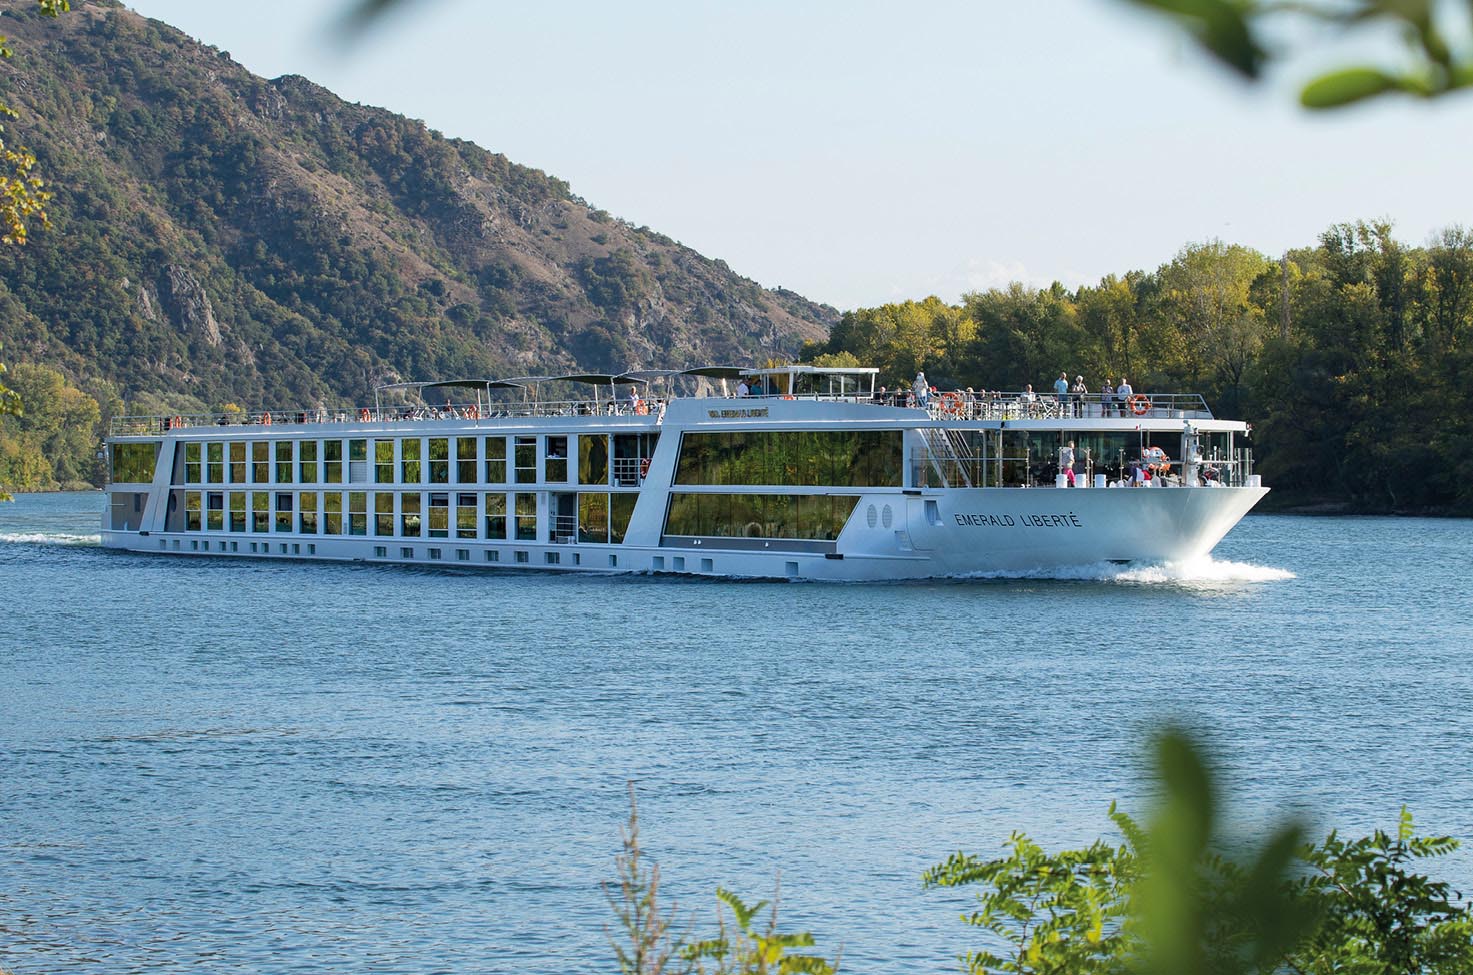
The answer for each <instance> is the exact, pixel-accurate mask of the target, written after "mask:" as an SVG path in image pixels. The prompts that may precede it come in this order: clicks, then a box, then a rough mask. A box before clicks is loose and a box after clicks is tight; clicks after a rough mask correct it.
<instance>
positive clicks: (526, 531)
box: [516, 494, 537, 542]
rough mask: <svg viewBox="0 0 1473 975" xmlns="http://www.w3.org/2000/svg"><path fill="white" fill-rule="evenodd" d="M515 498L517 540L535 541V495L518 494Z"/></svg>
mask: <svg viewBox="0 0 1473 975" xmlns="http://www.w3.org/2000/svg"><path fill="white" fill-rule="evenodd" d="M516 499H517V500H516V512H517V514H516V516H517V540H518V541H525V542H535V541H536V540H537V495H535V494H518V495H517V496H516Z"/></svg>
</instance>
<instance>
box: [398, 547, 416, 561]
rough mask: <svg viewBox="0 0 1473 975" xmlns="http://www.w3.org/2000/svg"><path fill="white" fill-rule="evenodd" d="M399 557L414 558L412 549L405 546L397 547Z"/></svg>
mask: <svg viewBox="0 0 1473 975" xmlns="http://www.w3.org/2000/svg"><path fill="white" fill-rule="evenodd" d="M399 558H401V559H412V558H414V549H412V548H407V547H406V548H401V549H399Z"/></svg>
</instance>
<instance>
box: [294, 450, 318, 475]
mask: <svg viewBox="0 0 1473 975" xmlns="http://www.w3.org/2000/svg"><path fill="white" fill-rule="evenodd" d="M297 468H298V471H299V473H298V477H297V480H299V481H301V482H302V483H303V484H316V483H317V441H316V440H303V441H302V442H301V443H300V444H299V445H298V447H297Z"/></svg>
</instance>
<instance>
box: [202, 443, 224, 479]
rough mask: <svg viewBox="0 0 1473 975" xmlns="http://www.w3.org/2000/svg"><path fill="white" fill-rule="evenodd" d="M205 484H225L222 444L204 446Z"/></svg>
mask: <svg viewBox="0 0 1473 975" xmlns="http://www.w3.org/2000/svg"><path fill="white" fill-rule="evenodd" d="M205 482H206V483H207V484H224V483H225V445H224V444H223V443H207V444H205Z"/></svg>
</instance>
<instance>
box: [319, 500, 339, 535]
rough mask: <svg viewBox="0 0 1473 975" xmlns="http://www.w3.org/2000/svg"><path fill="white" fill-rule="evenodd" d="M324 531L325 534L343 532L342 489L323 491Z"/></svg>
mask: <svg viewBox="0 0 1473 975" xmlns="http://www.w3.org/2000/svg"><path fill="white" fill-rule="evenodd" d="M322 533H323V534H324V535H341V534H342V533H343V493H342V492H341V491H324V492H322Z"/></svg>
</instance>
